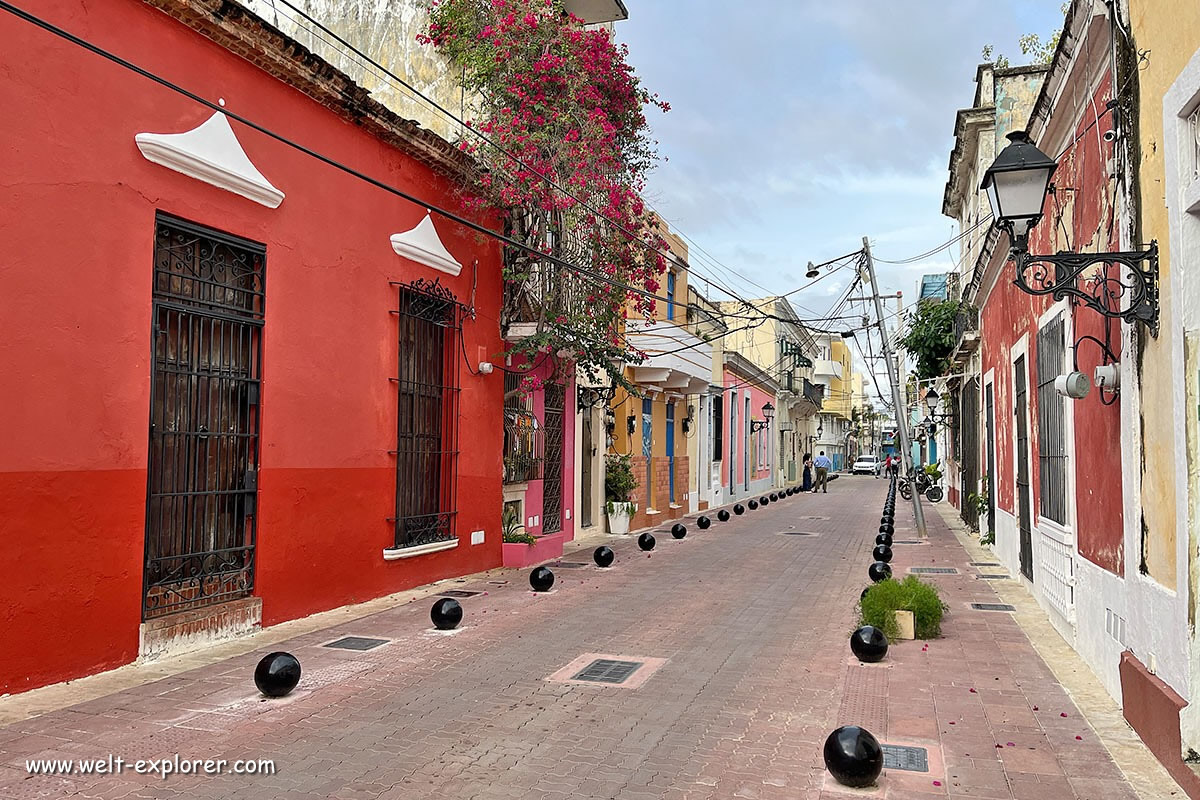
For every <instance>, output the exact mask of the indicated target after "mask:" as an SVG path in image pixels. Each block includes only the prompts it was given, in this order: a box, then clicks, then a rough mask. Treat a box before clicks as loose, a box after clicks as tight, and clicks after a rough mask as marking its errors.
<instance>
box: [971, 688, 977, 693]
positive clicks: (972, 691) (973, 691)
mask: <svg viewBox="0 0 1200 800" xmlns="http://www.w3.org/2000/svg"><path fill="white" fill-rule="evenodd" d="M971 694H979V692H977V691H975V690H974V689H972V690H971Z"/></svg>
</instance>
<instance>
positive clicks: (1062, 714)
mask: <svg viewBox="0 0 1200 800" xmlns="http://www.w3.org/2000/svg"><path fill="white" fill-rule="evenodd" d="M1066 715H1067V712H1065V711H1062V712H1059V716H1060V717H1065V716H1066Z"/></svg>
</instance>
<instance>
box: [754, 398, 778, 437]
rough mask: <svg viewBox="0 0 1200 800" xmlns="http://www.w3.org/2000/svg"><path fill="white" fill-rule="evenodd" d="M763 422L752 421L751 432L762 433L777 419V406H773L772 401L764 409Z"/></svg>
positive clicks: (764, 405)
mask: <svg viewBox="0 0 1200 800" xmlns="http://www.w3.org/2000/svg"><path fill="white" fill-rule="evenodd" d="M762 415H763V418H762V420H757V419H754V420H750V432H751V433H754V432H756V431H761V430H762V429H763V428H765V427H767V426H769V425H770V424H771V420H773V419H775V406H773V405H771V401H769V400H768V401H767V402H766V403H765V404H763V407H762Z"/></svg>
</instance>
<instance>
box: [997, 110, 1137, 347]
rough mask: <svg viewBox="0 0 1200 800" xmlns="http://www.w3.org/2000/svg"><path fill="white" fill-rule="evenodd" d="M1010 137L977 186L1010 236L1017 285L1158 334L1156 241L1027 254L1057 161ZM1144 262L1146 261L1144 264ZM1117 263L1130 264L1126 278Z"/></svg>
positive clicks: (1018, 134)
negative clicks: (1138, 246) (1140, 246)
mask: <svg viewBox="0 0 1200 800" xmlns="http://www.w3.org/2000/svg"><path fill="white" fill-rule="evenodd" d="M1008 139H1009V142H1011V144H1009V145H1008V146H1007V147H1005V148H1004V149H1003V150H1001V151H1000V155H998V156H996V160H995V161H993V162H992V165H991V166H990V167H988V170H987V172H985V173H984V176H983V184H982V186H981V187H980V188H982V189H983V190H984V191H985V192H986V193H987V198H988V203H989V204H990V205H991V207H992V216H993V217H994V218H995V220H996V224H997V225H999V226H1000V228H1001V230H1003V231H1005V232H1006V233H1007V234H1008V237H1009V243H1010V247H1011V249H1012V257H1013V260H1014V261H1015V262H1016V265H1017V275H1016V279H1015V280H1014V283H1015V284H1016V285H1017V287H1018V288H1019V289H1020V290H1021V291H1023V292H1025V293H1027V294H1031V295H1047V294H1048V295H1052V296H1053V297H1054V299H1055V300H1061V299H1063V298H1064V297H1071V298H1074V299H1077V300H1079V301H1081V302H1083V303H1084V304H1086V305H1087V306H1090V307H1091V308H1092V309H1094V310H1095V311H1097V312H1099V313H1100V314H1101V315H1103V316H1105V317H1111V318H1113V319H1122V320H1125V321H1127V322H1134V321H1140V322H1144V323H1146V325H1147V326H1148V327H1149V328H1150V333H1151V335H1152V336H1155V337H1157V336H1158V243H1157V242H1154V241H1152V242H1151V243H1150V245H1149V247H1148V248H1146V249H1145V250H1136V251H1123V252H1116V253H1072V252H1069V251H1059V252H1058V253H1056V254H1054V255H1033V254H1031V253H1030V252H1029V231H1030V230H1031V229H1032V228H1033V227H1034V226H1035V225H1037V223H1038V221H1039V220H1040V219H1041V218H1042V208H1043V207H1044V205H1045V201H1046V195H1047V194H1053V193H1054V184H1052V183H1050V178H1051V176H1053V175H1054V170H1055V169H1056V168H1057V167H1058V165H1057V163H1055V161H1054V159H1052V158H1050V157H1049V156H1048V155H1046V154H1045V153H1043V152H1042V151H1041V150H1039V149H1037V147H1036V146H1034V144H1033V142H1032V141H1030V139H1029V135H1028V134H1027V133H1025V132H1024V131H1014V132H1013V133H1010V134H1009V135H1008ZM1142 262H1148V263H1147V264H1146V266H1142ZM1110 265H1116V266H1117V268H1118V272H1117V274H1116V275H1113V274H1110ZM1097 266H1100V267H1101V268H1100V269H1095V267H1097ZM1121 267H1127V268H1128V270H1129V275H1128V277H1126V275H1125V274H1124V271H1123V270H1122V269H1121ZM1126 298H1128V302H1126V303H1123V302H1122V301H1123V300H1125V299H1126ZM1122 305H1125V308H1124V309H1122V308H1121V306H1122Z"/></svg>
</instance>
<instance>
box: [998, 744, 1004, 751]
mask: <svg viewBox="0 0 1200 800" xmlns="http://www.w3.org/2000/svg"><path fill="white" fill-rule="evenodd" d="M996 747H999V748H1000V749H1001V750H1003V749H1004V745H1002V744H998V745H996Z"/></svg>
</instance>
